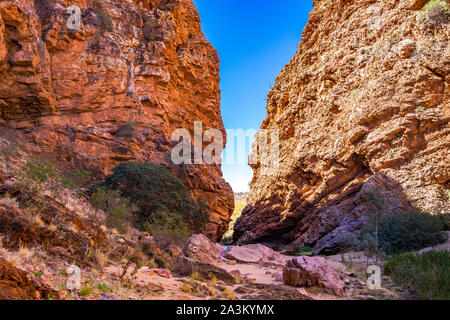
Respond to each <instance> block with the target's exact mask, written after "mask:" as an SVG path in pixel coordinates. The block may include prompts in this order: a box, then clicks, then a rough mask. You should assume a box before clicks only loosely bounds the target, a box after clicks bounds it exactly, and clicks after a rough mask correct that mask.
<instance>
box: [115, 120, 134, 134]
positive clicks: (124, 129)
mask: <svg viewBox="0 0 450 320" xmlns="http://www.w3.org/2000/svg"><path fill="white" fill-rule="evenodd" d="M135 133H136V123H135V122H134V121H132V120H128V121H127V122H126V123H124V124H121V125H120V126H119V127H118V128H117V133H116V135H117V136H118V137H119V138H123V139H131V138H133V137H134V135H135Z"/></svg>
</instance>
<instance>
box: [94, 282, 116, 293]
mask: <svg viewBox="0 0 450 320" xmlns="http://www.w3.org/2000/svg"><path fill="white" fill-rule="evenodd" d="M97 290H99V291H101V292H109V293H114V289H113V288H111V287H110V286H108V285H107V284H106V283H100V284H98V285H97Z"/></svg>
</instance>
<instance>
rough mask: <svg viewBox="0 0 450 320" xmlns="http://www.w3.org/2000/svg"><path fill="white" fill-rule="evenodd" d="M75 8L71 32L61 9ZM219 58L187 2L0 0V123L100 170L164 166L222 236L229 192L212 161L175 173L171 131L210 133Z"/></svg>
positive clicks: (216, 108)
mask: <svg viewBox="0 0 450 320" xmlns="http://www.w3.org/2000/svg"><path fill="white" fill-rule="evenodd" d="M71 5H76V6H78V7H80V8H81V28H80V29H69V28H68V25H67V21H68V20H69V19H70V17H71V13H68V12H67V7H69V6H71ZM218 62H219V58H218V55H217V52H216V50H215V49H214V48H213V47H212V46H211V44H210V43H209V42H208V41H207V40H206V39H205V37H204V35H203V33H202V31H201V27H200V17H199V15H198V12H197V10H196V8H195V6H194V4H193V3H192V1H191V0H161V1H160V0H150V1H148V0H147V1H137V0H135V1H131V0H90V1H83V0H78V1H77V0H70V1H69V0H11V1H0V79H1V80H0V121H1V123H3V125H7V126H9V127H13V128H16V129H17V130H20V133H21V138H22V139H23V140H24V141H26V142H29V144H28V147H29V149H30V150H32V151H35V152H42V151H46V152H53V153H55V154H56V155H58V156H59V157H60V158H62V159H63V160H67V161H69V162H70V163H72V164H73V165H75V166H76V167H80V168H81V167H82V168H86V169H90V170H93V171H96V172H99V173H103V174H106V173H108V172H110V170H111V169H112V168H113V167H114V166H116V165H117V164H118V163H120V162H123V161H130V160H137V161H151V162H156V163H160V164H164V165H166V166H167V167H169V168H172V169H173V171H174V172H175V173H177V174H178V176H180V177H181V178H182V179H183V180H184V181H185V182H186V183H187V185H188V186H189V188H190V190H191V192H192V195H193V196H194V197H195V198H200V199H202V200H203V201H204V202H206V204H207V206H208V209H209V211H210V213H211V223H210V224H209V225H208V228H207V230H206V231H205V233H206V234H208V235H209V236H210V237H212V238H217V239H218V238H220V237H221V235H222V234H223V233H224V232H225V231H226V229H227V225H228V220H229V216H230V214H231V213H232V211H233V207H234V203H233V193H232V190H231V188H230V186H229V185H228V184H227V183H226V182H225V181H224V180H223V179H222V172H221V168H220V166H218V165H211V166H200V165H198V166H189V167H186V168H183V169H180V168H175V166H174V165H173V164H172V161H171V157H170V155H171V148H172V147H173V145H174V143H173V142H171V134H172V132H173V131H174V130H175V129H177V128H185V129H188V130H190V131H193V129H194V121H202V123H203V128H204V129H205V130H206V129H209V128H215V129H219V130H221V131H222V132H223V133H224V135H225V130H224V127H223V122H222V118H221V114H220V89H219V65H218Z"/></svg>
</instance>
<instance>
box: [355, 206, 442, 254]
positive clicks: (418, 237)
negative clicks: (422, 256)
mask: <svg viewBox="0 0 450 320" xmlns="http://www.w3.org/2000/svg"><path fill="white" fill-rule="evenodd" d="M443 230H444V224H443V222H442V220H441V219H440V218H439V217H437V216H432V215H430V214H428V213H424V212H419V211H413V212H402V213H397V214H393V215H391V216H382V217H379V218H378V220H377V226H376V225H374V223H373V222H372V224H369V227H368V228H367V227H366V228H365V229H364V230H363V232H362V239H364V240H366V241H367V242H366V243H367V244H368V247H369V249H370V250H372V251H374V250H375V249H376V247H377V246H378V247H379V248H380V249H381V251H383V252H384V253H386V254H397V253H402V252H407V251H412V250H418V249H423V248H426V247H431V246H434V245H437V244H439V243H442V242H445V241H446V240H447V236H446V234H445V233H444V232H443Z"/></svg>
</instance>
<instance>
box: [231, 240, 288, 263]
mask: <svg viewBox="0 0 450 320" xmlns="http://www.w3.org/2000/svg"><path fill="white" fill-rule="evenodd" d="M224 256H225V258H227V259H230V260H234V261H237V262H239V263H253V264H260V265H261V266H273V265H274V266H282V265H283V264H284V259H283V256H282V255H281V254H280V253H278V252H276V251H274V250H272V249H270V248H269V247H266V246H264V245H262V244H249V245H245V246H230V247H228V248H227V249H226V250H225V252H224Z"/></svg>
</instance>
